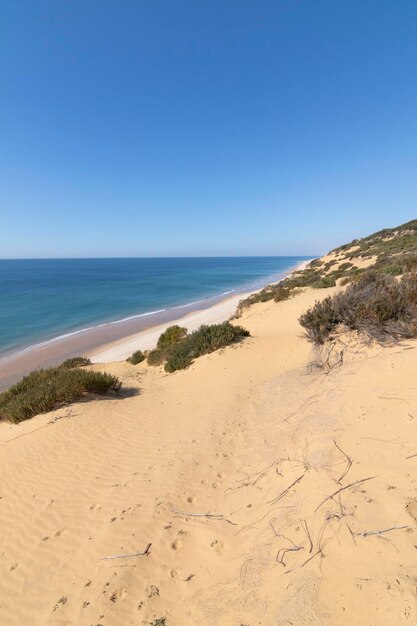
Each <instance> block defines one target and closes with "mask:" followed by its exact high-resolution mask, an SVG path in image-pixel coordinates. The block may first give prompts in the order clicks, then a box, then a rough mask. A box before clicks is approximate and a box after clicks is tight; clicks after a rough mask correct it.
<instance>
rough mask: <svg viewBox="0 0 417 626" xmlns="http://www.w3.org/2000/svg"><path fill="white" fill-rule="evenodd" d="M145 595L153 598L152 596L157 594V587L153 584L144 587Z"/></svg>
mask: <svg viewBox="0 0 417 626" xmlns="http://www.w3.org/2000/svg"><path fill="white" fill-rule="evenodd" d="M146 595H147V596H148V598H153V597H154V596H159V589H158V587H156V586H155V585H149V587H146Z"/></svg>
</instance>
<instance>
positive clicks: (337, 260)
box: [237, 220, 417, 317]
mask: <svg viewBox="0 0 417 626" xmlns="http://www.w3.org/2000/svg"><path fill="white" fill-rule="evenodd" d="M369 268H372V269H373V270H374V271H376V272H377V273H379V274H388V275H391V276H399V275H402V274H405V273H409V272H413V271H415V270H416V269H417V220H412V221H410V222H407V223H406V224H402V225H401V226H397V227H396V228H386V229H384V230H380V231H378V232H376V233H374V234H372V235H369V236H368V237H364V238H362V239H354V240H353V241H351V242H350V243H347V244H344V245H342V246H339V247H338V248H335V249H334V250H332V251H331V252H329V253H328V254H327V255H325V256H324V257H321V258H320V259H314V260H313V261H310V263H309V264H308V265H307V267H306V269H304V270H299V271H296V272H294V273H293V274H292V275H291V276H288V277H287V278H284V279H283V280H282V281H280V282H279V283H276V284H273V285H268V286H267V287H265V288H264V289H262V290H261V291H259V292H257V293H254V294H252V295H251V296H249V297H248V298H246V299H245V300H242V301H241V302H240V303H239V307H238V310H237V317H239V315H240V314H241V312H242V311H243V310H244V309H245V308H247V307H249V306H251V305H252V304H255V303H257V302H267V301H270V300H275V301H276V302H280V301H282V300H286V299H288V298H290V297H291V296H293V295H295V294H296V293H297V291H298V290H299V289H303V288H306V287H311V288H313V289H325V288H328V287H335V286H336V285H337V284H341V285H347V284H348V283H350V282H352V281H353V280H355V279H357V278H358V277H359V276H360V275H361V274H363V273H364V272H365V271H367V270H369Z"/></svg>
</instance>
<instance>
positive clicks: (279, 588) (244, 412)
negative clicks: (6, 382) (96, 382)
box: [0, 290, 417, 626]
mask: <svg viewBox="0 0 417 626" xmlns="http://www.w3.org/2000/svg"><path fill="white" fill-rule="evenodd" d="M330 291H331V290H326V293H325V295H328V293H329V292H330ZM318 293H320V294H321V293H322V292H317V291H316V292H307V293H303V294H301V295H299V296H297V297H295V298H294V299H292V300H289V301H286V302H283V303H280V304H275V303H272V302H271V303H268V304H262V305H255V306H254V307H252V308H251V309H249V310H248V311H247V312H245V313H244V315H243V317H242V318H241V319H240V320H239V323H241V324H243V325H244V326H246V327H247V328H248V329H249V330H250V331H251V334H252V337H251V338H249V339H248V340H245V341H244V342H243V343H241V344H239V345H237V346H234V347H229V348H227V349H225V350H223V351H221V352H218V353H213V354H211V355H208V356H205V357H202V358H200V359H198V360H197V361H196V362H195V363H194V364H193V365H192V366H191V367H190V368H189V369H187V370H184V371H180V372H177V373H175V374H172V375H167V374H165V373H163V372H162V371H161V370H159V369H152V368H148V367H147V366H146V365H144V364H141V365H139V366H136V367H133V366H130V365H128V364H127V363H110V364H107V365H106V366H94V367H96V368H97V369H100V368H101V369H102V368H103V367H105V369H106V370H107V371H111V372H116V373H117V374H118V375H119V376H120V377H121V378H122V379H123V382H124V385H125V389H126V391H125V395H124V397H122V398H115V399H113V398H106V399H103V400H96V401H93V402H90V403H84V404H77V405H74V406H73V407H70V410H71V413H70V414H68V411H69V409H67V408H65V409H60V410H58V411H56V412H54V413H52V414H48V415H43V416H39V417H37V418H34V419H32V420H30V421H28V422H25V423H22V424H21V425H19V426H12V425H7V424H0V427H1V428H0V441H1V467H0V472H1V476H2V484H1V493H0V496H1V500H0V528H1V531H2V532H1V533H0V542H1V546H0V556H1V558H0V567H1V575H0V623H1V624H7V625H16V626H17V625H18V626H25V625H28V626H29V625H31V626H33V625H34V624H36V625H38V624H39V625H43V624H52V625H60V626H61V625H69V624H77V625H78V624H79V625H83V626H84V625H86V626H87V625H88V626H89V625H98V624H103V626H107V625H123V626H125V625H137V624H154V625H156V624H160V625H161V624H165V625H166V626H184V625H190V626H194V625H196V624H199V625H204V626H205V625H207V626H218V625H220V626H239V625H243V624H244V625H247V626H257V625H259V624H261V625H262V626H272V625H273V626H284V625H285V626H287V625H288V624H294V625H296V626H314V625H320V626H321V625H324V626H335V625H337V626H339V625H340V626H345V625H346V626H352V624H355V626H369V625H374V624H378V626H393V625H397V624H402V623H407V624H414V623H417V605H416V591H415V590H416V568H415V558H416V547H415V545H416V543H417V541H416V530H415V529H416V523H417V494H416V481H417V479H416V476H417V473H416V464H417V456H413V455H414V454H416V453H417V443H416V438H415V432H416V420H417V409H416V406H417V388H416V385H415V380H414V379H415V362H416V354H417V352H416V348H417V342H416V341H412V342H411V341H410V342H408V343H407V344H401V345H398V346H395V347H392V348H384V349H382V348H378V347H366V346H362V345H359V344H356V345H355V344H354V343H352V342H349V343H348V344H347V345H346V347H345V363H344V364H343V366H342V367H334V368H333V369H332V370H331V371H323V370H317V371H309V370H308V368H307V365H308V363H309V361H310V357H311V352H310V345H309V344H308V342H307V341H306V340H305V339H304V338H303V337H302V333H301V328H300V326H299V325H298V322H297V318H298V316H299V314H300V313H301V312H303V311H304V310H305V309H306V308H307V306H309V305H310V304H311V303H312V302H313V301H314V300H315V299H316V298H317V294H318ZM332 494H334V495H333V497H330V496H332ZM175 511H176V512H175ZM187 513H189V515H187ZM206 513H209V514H211V515H213V514H214V515H216V516H217V517H204V516H203V517H199V516H194V515H191V514H196V515H201V514H206ZM149 543H151V544H152V545H151V547H150V549H149V551H148V554H147V556H136V557H127V558H116V559H104V560H103V557H108V556H114V555H121V554H123V555H129V554H131V553H136V552H141V551H145V550H146V547H147V546H148V544H149Z"/></svg>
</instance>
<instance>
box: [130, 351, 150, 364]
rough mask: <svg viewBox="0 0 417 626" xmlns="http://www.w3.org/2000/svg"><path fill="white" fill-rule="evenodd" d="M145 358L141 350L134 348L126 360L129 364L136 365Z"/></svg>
mask: <svg viewBox="0 0 417 626" xmlns="http://www.w3.org/2000/svg"><path fill="white" fill-rule="evenodd" d="M145 358H146V357H145V355H144V354H143V352H142V350H136V352H134V353H133V354H132V355H131V356H130V357H128V358H127V359H126V361H127V362H128V363H130V364H131V365H138V364H139V363H142V361H144V360H145Z"/></svg>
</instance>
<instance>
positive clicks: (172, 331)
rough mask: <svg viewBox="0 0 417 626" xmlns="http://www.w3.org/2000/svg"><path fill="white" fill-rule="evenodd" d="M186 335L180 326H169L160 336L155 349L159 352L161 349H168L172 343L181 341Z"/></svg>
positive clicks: (184, 329)
mask: <svg viewBox="0 0 417 626" xmlns="http://www.w3.org/2000/svg"><path fill="white" fill-rule="evenodd" d="M186 334H187V329H186V328H182V327H181V326H177V325H175V324H174V326H169V327H168V328H167V329H166V330H165V331H164V332H163V333H162V335H160V337H159V339H158V343H157V346H156V347H157V348H159V349H160V350H161V349H163V348H169V346H172V345H173V344H174V343H177V342H178V341H180V340H181V339H183V338H184V337H185V336H186Z"/></svg>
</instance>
